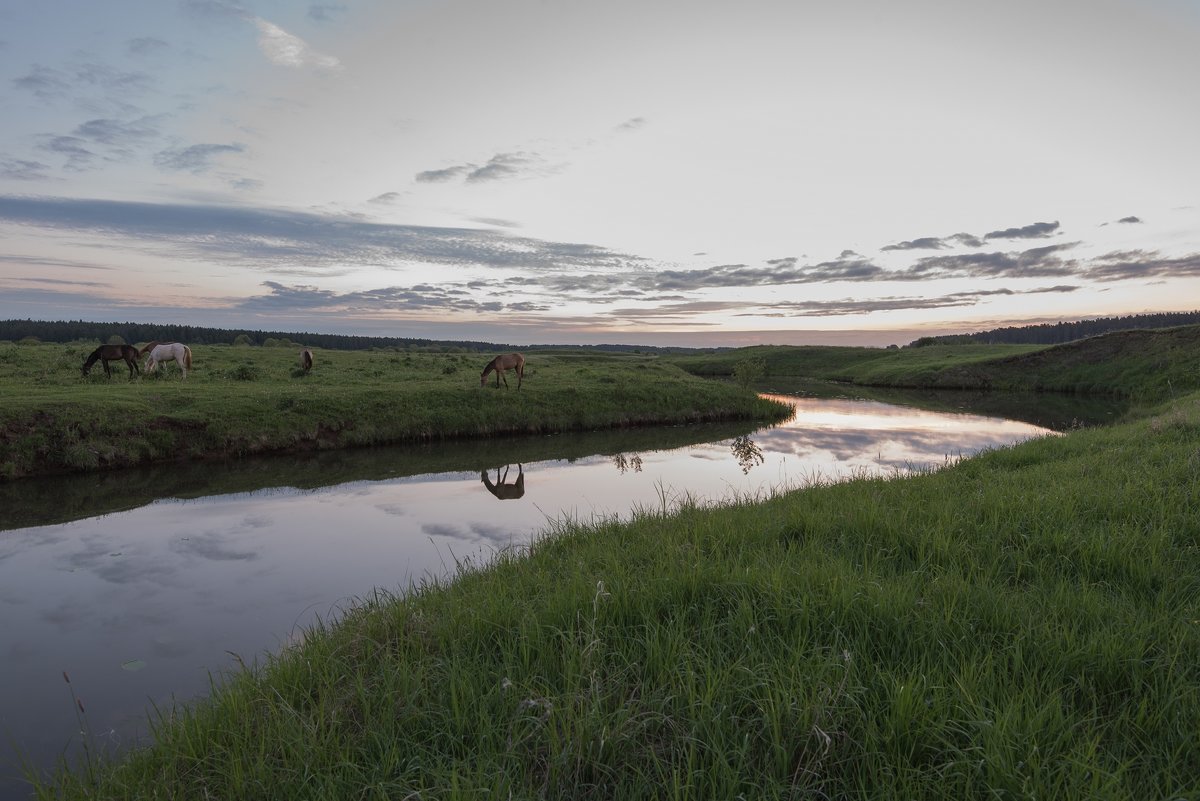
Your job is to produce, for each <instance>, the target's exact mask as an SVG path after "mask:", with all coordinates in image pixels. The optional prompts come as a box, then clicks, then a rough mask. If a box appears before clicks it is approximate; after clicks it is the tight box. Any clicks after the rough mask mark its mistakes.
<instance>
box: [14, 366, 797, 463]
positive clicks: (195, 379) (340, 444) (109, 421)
mask: <svg viewBox="0 0 1200 801" xmlns="http://www.w3.org/2000/svg"><path fill="white" fill-rule="evenodd" d="M91 349H92V346H89V345H46V344H36V345H4V346H0V398H2V399H3V403H0V480H3V479H14V478H24V477H29V476H39V475H51V474H56V473H66V472H76V471H90V470H105V469H110V468H116V467H129V466H134V465H142V464H153V463H163V462H172V461H198V460H216V459H229V458H236V457H239V456H245V455H250V454H263V453H286V452H294V451H306V450H325V449H335V448H345V447H355V446H363V445H377V444H385V443H397V442H428V441H438V440H446V439H457V438H485V437H498V436H504V435H509V434H530V433H552V432H562V431H586V430H593V429H604V428H621V427H633V426H645V425H675V424H684V423H697V422H713V421H723V420H759V421H763V422H769V421H774V420H778V419H780V418H782V417H783V416H785V415H786V414H787V409H786V408H784V407H782V406H780V405H779V404H777V403H773V402H771V401H766V400H763V399H761V398H758V397H757V396H756V395H755V394H754V393H753V392H751V391H750V390H747V389H743V388H741V387H737V386H734V385H732V384H729V383H727V382H717V381H707V380H703V379H700V378H697V377H695V376H692V375H689V374H688V373H686V372H684V371H683V370H681V369H679V368H678V367H676V366H674V365H671V364H667V363H664V362H662V361H659V360H657V359H655V358H653V357H642V356H637V355H617V354H613V355H606V354H579V355H576V354H569V353H558V354H546V355H539V354H537V353H531V354H529V361H528V364H527V366H526V370H525V378H524V381H523V386H522V388H521V389H520V390H518V389H517V380H516V376H515V374H513V373H510V374H509V377H508V383H509V385H510V386H509V388H508V389H507V390H506V389H505V388H504V386H503V384H501V388H500V389H498V390H497V389H496V388H495V385H494V379H495V374H493V375H492V376H489V383H488V386H486V387H480V386H479V373H480V371H481V370H482V369H483V366H484V364H485V363H486V362H487V359H486V358H482V357H480V356H478V355H476V354H469V355H468V354H456V353H402V352H396V351H323V350H320V349H313V353H314V355H315V365H314V366H313V368H312V370H311V371H309V372H307V373H306V372H304V371H302V370H301V369H300V368H299V366H298V360H297V355H298V351H297V350H296V349H293V348H286V349H285V348H266V347H235V346H220V345H212V346H198V347H196V348H194V349H193V368H192V370H191V371H189V374H188V377H187V379H186V380H183V379H181V376H180V373H179V371H178V369H177V368H176V367H175V366H174V365H173V364H171V363H167V364H166V365H164V366H163V367H162V368H160V371H159V372H158V373H156V374H155V375H151V376H142V377H140V378H135V379H134V380H129V378H128V371H127V369H126V367H125V365H124V363H122V362H116V363H114V364H113V365H112V373H113V375H112V377H111V378H110V377H107V376H105V374H104V371H103V369H102V368H101V366H100V365H99V364H97V365H96V366H95V367H94V368H93V370H92V374H91V375H90V376H88V377H87V378H81V377H80V366H81V365H82V364H83V361H84V359H85V358H86V357H87V354H88V353H89V352H90V350H91Z"/></svg>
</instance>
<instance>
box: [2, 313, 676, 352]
mask: <svg viewBox="0 0 1200 801" xmlns="http://www.w3.org/2000/svg"><path fill="white" fill-rule="evenodd" d="M114 336H117V337H120V338H121V339H123V340H124V341H125V342H126V343H127V344H130V345H133V344H136V343H139V342H150V341H152V340H159V341H162V342H184V343H187V344H189V345H221V344H224V345H232V344H234V342H235V340H237V341H238V342H239V343H240V344H250V345H292V344H296V345H306V346H308V347H313V348H330V349H334V350H370V349H372V348H399V349H403V350H431V351H458V352H468V353H473V352H480V353H483V352H488V351H497V350H505V349H510V348H512V345H505V344H497V343H495V342H475V341H463V340H453V341H450V340H437V339H414V338H409V337H379V336H354V335H350V334H312V333H309V332H307V331H305V332H303V333H297V332H295V331H250V330H247V329H242V328H203V327H201V326H195V325H162V324H158V323H90V322H86V321H84V320H68V321H46V320H0V342H3V341H8V342H20V341H21V340H23V339H30V338H32V339H36V340H37V341H39V342H79V341H84V342H95V343H97V344H100V343H104V342H108V341H109V339H110V338H111V337H114ZM239 337H245V339H239ZM538 347H554V348H557V349H560V350H604V351H617V352H625V353H633V352H638V353H664V352H673V353H674V352H691V351H693V350H695V349H694V348H669V347H655V346H653V345H554V346H538Z"/></svg>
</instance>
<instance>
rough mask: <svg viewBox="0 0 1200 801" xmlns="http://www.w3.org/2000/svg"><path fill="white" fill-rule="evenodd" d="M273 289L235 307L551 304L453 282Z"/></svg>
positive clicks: (345, 309)
mask: <svg viewBox="0 0 1200 801" xmlns="http://www.w3.org/2000/svg"><path fill="white" fill-rule="evenodd" d="M263 286H265V287H267V289H269V290H270V292H269V293H268V294H266V295H256V296H254V297H250V298H246V299H245V300H243V301H240V302H238V303H237V304H236V308H239V309H244V310H247V311H255V312H264V311H281V310H287V311H295V310H306V311H328V312H339V313H352V314H370V313H374V312H384V311H387V312H395V311H437V312H447V311H454V312H475V313H490V314H495V313H499V312H503V311H506V310H508V311H517V312H538V311H549V310H550V308H551V306H550V305H549V304H542V303H535V302H532V301H529V300H521V301H517V302H516V303H505V302H503V301H499V300H494V299H490V298H488V299H486V300H478V299H476V298H473V297H471V296H470V295H469V294H468V293H467V292H465V291H464V290H462V289H459V288H457V287H455V286H453V285H439V286H436V287H435V286H431V285H429V284H420V285H417V286H411V287H400V286H391V287H381V288H379V289H368V290H361V291H358V292H341V293H338V292H333V291H330V290H327V289H319V288H317V287H315V286H304V285H301V286H284V285H283V284H281V283H278V282H276V281H264V282H263Z"/></svg>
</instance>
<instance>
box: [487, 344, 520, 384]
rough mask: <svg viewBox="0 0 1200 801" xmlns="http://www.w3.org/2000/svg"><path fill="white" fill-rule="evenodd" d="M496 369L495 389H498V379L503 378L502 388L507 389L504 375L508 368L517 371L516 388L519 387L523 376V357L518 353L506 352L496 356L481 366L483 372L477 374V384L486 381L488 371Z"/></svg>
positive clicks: (506, 379) (506, 380) (506, 378)
mask: <svg viewBox="0 0 1200 801" xmlns="http://www.w3.org/2000/svg"><path fill="white" fill-rule="evenodd" d="M493 370H495V371H496V389H500V379H501V378H503V379H504V388H505V389H508V377H507V376H506V375H504V373H505V372H507V371H508V370H516V371H517V389H520V388H521V381H522V380H523V379H524V378H525V357H524V356H522V355H521V354H519V353H506V354H504V355H503V356H497V357H496V358H494V359H492V360H491V361H490V362H488V366H487V367H485V368H483V372H482V373H480V374H479V386H481V387H482V386H483V385H484V384H486V383H487V377H488V373H490V372H492V371H493Z"/></svg>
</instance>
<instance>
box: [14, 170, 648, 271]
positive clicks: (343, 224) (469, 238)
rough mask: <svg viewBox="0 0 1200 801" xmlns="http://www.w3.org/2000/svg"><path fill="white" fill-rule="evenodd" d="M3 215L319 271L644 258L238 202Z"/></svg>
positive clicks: (45, 206) (598, 264) (108, 205)
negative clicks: (246, 205) (240, 205)
mask: <svg viewBox="0 0 1200 801" xmlns="http://www.w3.org/2000/svg"><path fill="white" fill-rule="evenodd" d="M181 163H183V164H186V163H188V159H186V158H185V159H182V160H181ZM0 222H8V223H12V224H18V225H29V226H35V227H39V228H44V229H48V230H52V231H57V232H75V233H91V234H95V235H99V236H106V237H121V238H124V239H126V240H128V245H130V246H132V247H140V248H146V249H148V250H153V251H154V252H161V251H162V248H163V247H164V246H166V247H168V248H170V249H171V251H172V253H173V255H175V256H177V257H180V258H191V259H197V260H203V261H209V260H212V259H221V260H232V261H234V262H237V263H242V264H248V265H253V266H259V267H262V268H264V269H272V270H277V271H278V270H282V269H296V268H300V269H303V270H307V271H309V272H310V273H323V274H328V273H338V272H344V271H346V270H348V269H351V268H353V267H356V266H363V265H370V266H380V265H384V266H397V265H401V264H413V263H423V264H445V265H452V266H469V265H477V266H482V267H495V268H510V269H511V268H524V269H528V270H578V269H580V268H583V269H587V270H597V269H604V270H618V271H625V270H629V269H632V268H633V267H636V266H637V265H639V264H641V263H643V262H644V260H643V259H641V258H639V257H637V256H632V255H628V254H624V253H619V252H616V251H611V250H607V249H605V248H601V247H597V246H594V245H586V244H579V243H571V242H550V241H545V240H539V239H530V238H523V237H516V236H512V235H511V234H508V233H506V232H503V231H495V230H490V229H478V228H437V227H431V226H417V225H394V224H385V223H372V222H366V221H363V220H359V219H355V218H349V217H336V216H328V215H320V214H314V213H307V212H296V211H284V210H276V209H264V208H253V207H239V206H201V205H183V204H156V203H130V202H122V201H111V200H80V199H73V198H50V197H24V196H12V195H0ZM610 278H611V277H610Z"/></svg>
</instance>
